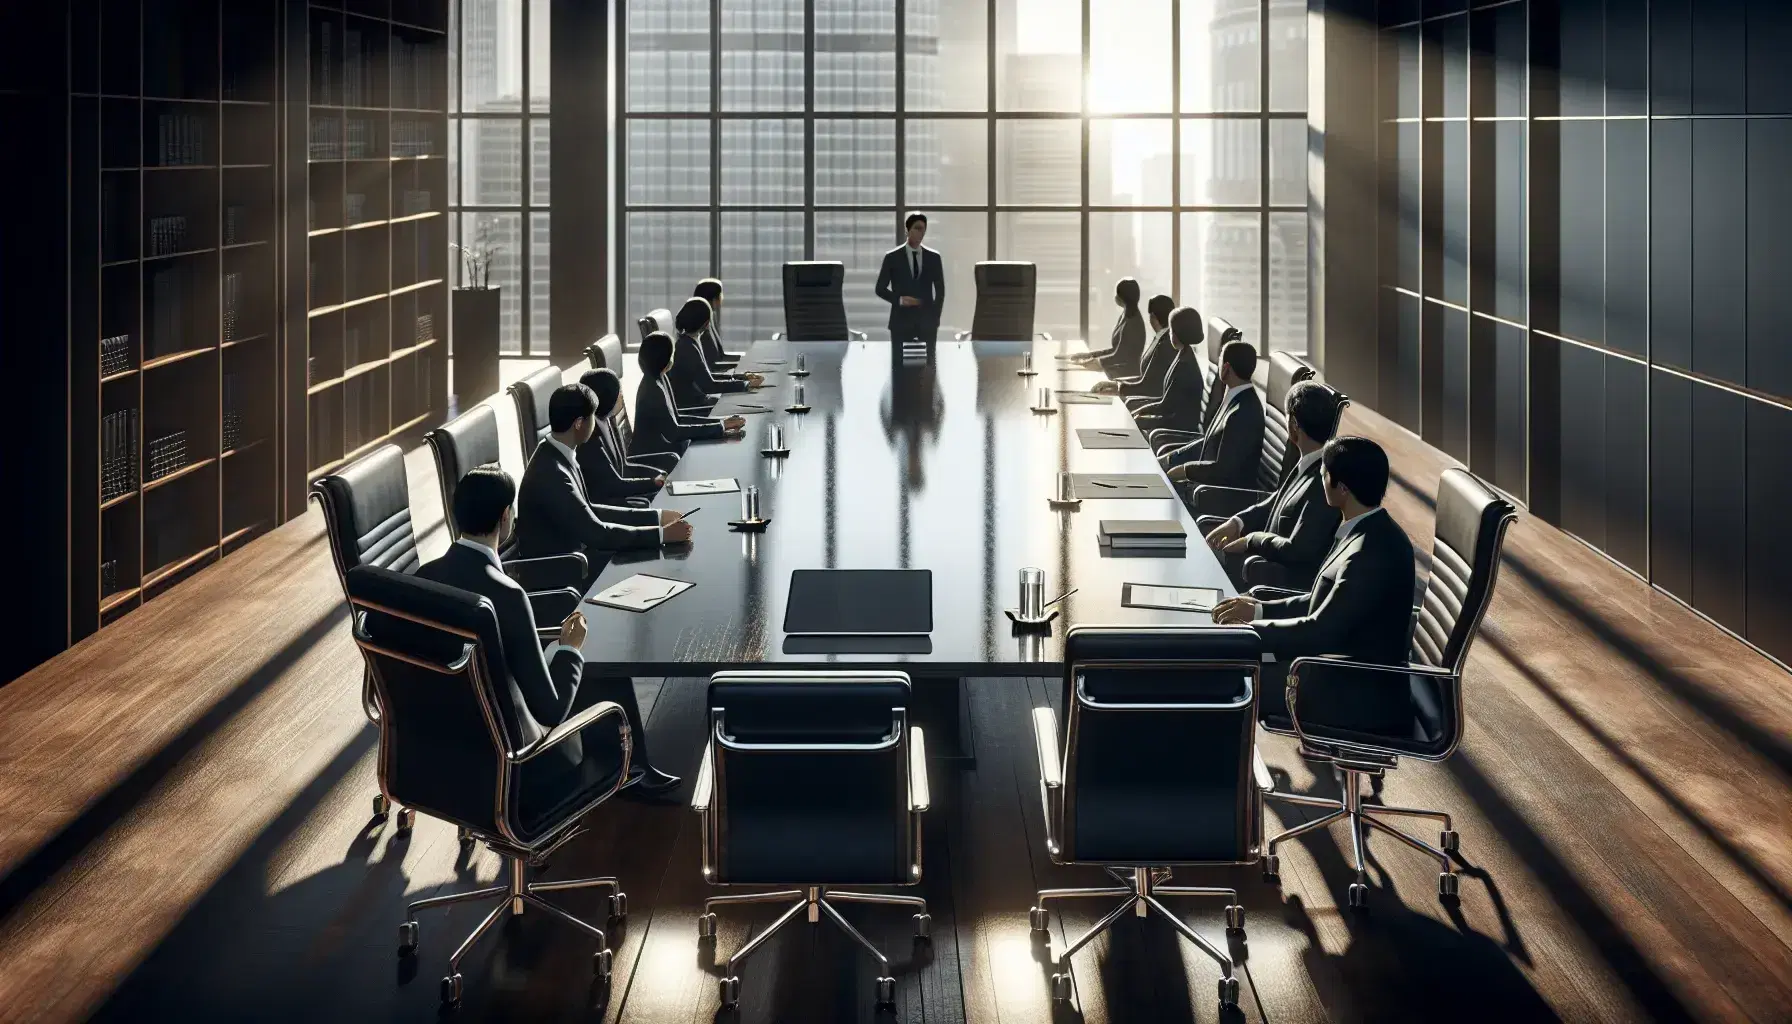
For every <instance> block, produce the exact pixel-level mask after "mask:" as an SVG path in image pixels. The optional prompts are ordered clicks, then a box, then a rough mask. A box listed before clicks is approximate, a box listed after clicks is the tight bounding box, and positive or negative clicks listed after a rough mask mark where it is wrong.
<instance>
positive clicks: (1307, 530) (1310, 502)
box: [1196, 458, 1341, 590]
mask: <svg viewBox="0 0 1792 1024" xmlns="http://www.w3.org/2000/svg"><path fill="white" fill-rule="evenodd" d="M1323 473H1324V466H1323V464H1322V463H1321V461H1320V460H1319V459H1317V458H1315V459H1314V460H1313V461H1312V462H1310V463H1308V464H1307V468H1306V469H1304V470H1297V471H1295V472H1293V473H1289V474H1288V476H1287V478H1286V479H1284V480H1283V481H1282V484H1281V486H1280V487H1278V488H1276V490H1275V492H1274V493H1273V494H1271V495H1270V496H1269V497H1267V498H1264V499H1263V500H1262V501H1259V502H1258V503H1256V504H1255V505H1252V506H1251V507H1249V508H1247V509H1245V510H1244V511H1242V512H1239V513H1238V515H1237V516H1236V517H1235V518H1237V519H1238V522H1239V527H1240V528H1239V536H1240V538H1241V539H1242V540H1243V541H1244V544H1245V550H1244V553H1243V554H1238V555H1226V556H1224V561H1225V563H1226V572H1227V573H1228V574H1229V575H1230V576H1231V577H1232V579H1233V580H1234V581H1240V582H1242V583H1247V584H1251V585H1260V584H1268V585H1270V586H1276V587H1287V588H1289V589H1291V590H1305V589H1307V588H1308V587H1310V586H1312V585H1313V576H1314V574H1315V573H1317V572H1318V571H1319V564H1320V563H1321V562H1323V561H1325V556H1326V553H1327V552H1329V551H1330V550H1331V545H1332V537H1333V535H1334V534H1336V533H1337V532H1338V522H1339V518H1340V515H1341V513H1339V511H1338V510H1337V509H1335V508H1333V507H1331V506H1330V505H1328V504H1326V503H1325V481H1324V478H1323ZM1228 518H1229V517H1227V516H1202V517H1201V518H1200V519H1199V520H1198V521H1197V523H1196V525H1197V526H1198V527H1199V528H1200V530H1201V532H1202V533H1203V534H1207V533H1212V532H1213V531H1214V530H1215V529H1218V528H1219V527H1220V526H1221V525H1222V524H1223V523H1225V522H1226V521H1227V519H1228ZM1252 556H1255V557H1257V558H1259V559H1261V560H1262V562H1261V563H1259V564H1257V565H1256V566H1255V567H1254V568H1253V569H1252V571H1251V572H1250V573H1249V574H1247V573H1246V572H1245V571H1244V563H1245V560H1246V559H1248V558H1251V557H1252Z"/></svg>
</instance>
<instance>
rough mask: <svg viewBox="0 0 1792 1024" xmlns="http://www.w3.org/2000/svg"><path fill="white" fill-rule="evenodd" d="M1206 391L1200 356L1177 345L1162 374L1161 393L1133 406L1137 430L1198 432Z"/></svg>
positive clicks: (1147, 433)
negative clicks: (1172, 358) (1139, 404)
mask: <svg viewBox="0 0 1792 1024" xmlns="http://www.w3.org/2000/svg"><path fill="white" fill-rule="evenodd" d="M1206 393H1207V380H1206V378H1205V377H1203V376H1202V374H1201V360H1200V359H1198V358H1197V357H1196V356H1195V353H1194V350H1193V349H1188V348H1183V347H1182V346H1180V345H1179V346H1177V351H1176V362H1175V364H1174V365H1173V366H1171V367H1170V369H1169V372H1168V373H1166V374H1165V375H1164V391H1163V395H1162V396H1161V397H1159V398H1158V400H1157V401H1155V402H1150V403H1148V404H1146V405H1143V406H1140V407H1139V408H1137V409H1135V410H1133V417H1132V418H1133V421H1134V422H1135V423H1137V424H1138V425H1139V430H1140V432H1142V433H1144V434H1146V435H1149V434H1150V433H1151V432H1152V431H1153V430H1162V429H1169V430H1183V431H1193V432H1195V433H1197V434H1198V433H1199V432H1200V429H1201V403H1202V401H1203V396H1204V395H1205V394H1206Z"/></svg>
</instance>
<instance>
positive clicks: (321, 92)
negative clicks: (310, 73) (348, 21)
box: [317, 21, 336, 106]
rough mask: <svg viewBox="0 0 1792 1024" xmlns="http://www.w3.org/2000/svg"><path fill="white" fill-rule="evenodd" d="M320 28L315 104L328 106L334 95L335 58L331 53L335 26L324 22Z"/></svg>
mask: <svg viewBox="0 0 1792 1024" xmlns="http://www.w3.org/2000/svg"><path fill="white" fill-rule="evenodd" d="M322 28H323V31H322V32H320V33H318V35H319V37H320V38H319V41H318V61H317V65H318V67H317V86H318V99H317V102H319V103H321V104H323V105H324V106H330V105H331V102H330V97H331V96H333V95H335V81H334V79H335V76H336V58H335V54H334V53H333V52H332V51H333V50H334V48H335V46H334V44H335V39H334V37H335V34H336V26H335V25H333V24H331V23H329V22H327V21H326V22H324V23H323V25H322Z"/></svg>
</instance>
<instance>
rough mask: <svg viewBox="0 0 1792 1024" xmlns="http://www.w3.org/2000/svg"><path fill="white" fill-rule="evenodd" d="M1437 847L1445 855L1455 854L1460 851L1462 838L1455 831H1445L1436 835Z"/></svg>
mask: <svg viewBox="0 0 1792 1024" xmlns="http://www.w3.org/2000/svg"><path fill="white" fill-rule="evenodd" d="M1437 847H1438V849H1440V850H1442V851H1444V852H1445V853H1455V852H1456V851H1457V850H1460V849H1462V836H1461V835H1459V834H1458V833H1457V832H1456V830H1455V829H1447V830H1445V831H1443V832H1440V833H1438V836H1437Z"/></svg>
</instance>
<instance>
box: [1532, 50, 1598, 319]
mask: <svg viewBox="0 0 1792 1024" xmlns="http://www.w3.org/2000/svg"><path fill="white" fill-rule="evenodd" d="M1597 41H1598V40H1597V37H1595V40H1594V42H1595V43H1597ZM1561 138H1562V153H1561V160H1560V162H1559V164H1558V165H1557V166H1558V172H1559V173H1560V175H1561V182H1562V206H1561V220H1560V224H1561V235H1560V238H1559V245H1560V246H1561V250H1560V251H1561V268H1560V273H1561V317H1560V323H1559V324H1557V325H1556V327H1555V328H1554V329H1555V330H1556V331H1557V332H1558V333H1560V334H1563V335H1566V336H1567V337H1570V338H1578V339H1581V340H1583V341H1591V342H1600V341H1603V340H1604V339H1605V324H1604V321H1605V316H1604V306H1605V295H1604V292H1605V218H1604V216H1603V208H1604V205H1605V126H1604V125H1603V124H1602V123H1600V122H1598V121H1563V122H1561ZM1537 326H1539V327H1541V328H1543V329H1544V330H1549V329H1551V328H1550V325H1548V324H1547V323H1539V324H1538V325H1537Z"/></svg>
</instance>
